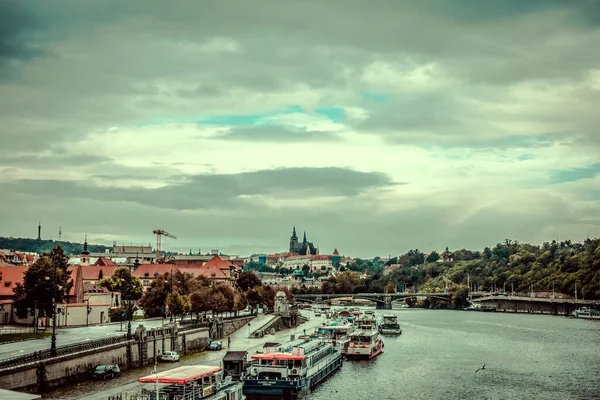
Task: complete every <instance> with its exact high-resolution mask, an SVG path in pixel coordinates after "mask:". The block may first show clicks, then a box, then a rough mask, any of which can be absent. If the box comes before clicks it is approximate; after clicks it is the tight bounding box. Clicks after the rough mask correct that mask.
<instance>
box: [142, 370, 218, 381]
mask: <svg viewBox="0 0 600 400" xmlns="http://www.w3.org/2000/svg"><path fill="white" fill-rule="evenodd" d="M220 371H221V368H219V367H214V366H209V365H186V366H183V367H178V368H174V369H170V370H168V371H163V372H159V373H158V383H163V384H164V383H166V384H169V383H170V384H177V385H185V384H186V383H190V382H194V381H197V380H199V379H202V378H204V377H207V376H211V375H214V374H216V373H217V372H220ZM138 382H140V383H156V374H152V375H148V376H145V377H143V378H139V379H138Z"/></svg>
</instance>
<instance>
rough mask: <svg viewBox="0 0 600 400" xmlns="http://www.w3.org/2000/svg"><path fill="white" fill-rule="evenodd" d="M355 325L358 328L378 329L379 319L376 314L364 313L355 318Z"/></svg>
mask: <svg viewBox="0 0 600 400" xmlns="http://www.w3.org/2000/svg"><path fill="white" fill-rule="evenodd" d="M354 325H355V326H356V329H358V330H366V331H374V330H377V319H376V318H375V314H364V315H362V316H361V317H359V318H356V320H354Z"/></svg>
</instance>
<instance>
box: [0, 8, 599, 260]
mask: <svg viewBox="0 0 600 400" xmlns="http://www.w3.org/2000/svg"><path fill="white" fill-rule="evenodd" d="M174 4H176V5H174ZM599 43H600V3H599V2H598V1H596V0H581V1H579V0H570V1H564V0H556V1H553V0H542V1H537V0H527V1H523V0H504V1H494V2H491V1H490V2H483V1H479V0H471V1H469V0H464V1H462V0H461V1H459V0H443V1H441V0H440V1H433V0H432V1H430V0H419V1H401V0H378V1H369V2H367V1H359V0H339V1H334V0H329V1H328V0H318V1H317V0H304V1H301V2H300V1H283V0H279V1H268V0H253V1H240V0H235V1H227V0H218V1H210V0H206V1H201V2H200V1H178V2H176V3H173V2H166V1H162V0H160V1H159V0H155V1H154V0H153V1H150V0H144V1H133V0H130V1H126V2H123V1H104V0H103V1H92V0H86V1H80V0H72V1H54V2H46V1H42V2H40V1H10V0H9V1H7V0H0V139H1V143H2V151H1V152H0V171H1V172H0V197H1V199H2V201H1V206H0V221H1V222H0V235H3V236H21V237H35V236H36V234H37V224H38V221H41V222H42V236H43V238H57V236H58V227H59V226H62V232H63V239H65V240H72V241H81V240H82V239H83V235H84V233H85V232H87V233H88V237H89V239H90V241H91V242H94V243H112V241H113V240H116V241H118V242H119V243H125V244H129V243H135V244H144V243H146V244H147V243H149V242H152V243H154V236H153V235H152V230H153V229H164V230H166V231H168V232H171V233H173V234H175V235H177V236H178V239H177V240H173V239H166V241H165V244H166V247H167V248H168V249H170V250H176V251H189V249H190V248H193V249H194V251H197V250H198V249H202V251H203V252H205V251H208V250H210V248H219V249H220V250H222V251H224V252H230V253H235V254H242V255H247V254H250V253H258V252H275V251H284V250H285V249H286V248H287V246H288V241H289V236H290V234H291V229H292V226H294V225H295V226H296V227H297V229H298V230H299V232H300V235H301V234H302V231H304V230H306V231H307V235H308V239H309V240H311V241H314V242H315V243H316V244H317V245H318V246H319V247H320V250H321V252H322V253H328V254H330V253H331V252H332V251H333V249H334V247H337V248H338V249H339V250H340V252H341V253H343V254H345V255H348V256H361V257H372V256H375V255H385V256H387V255H388V254H392V255H393V254H397V253H399V252H405V251H407V250H408V249H410V248H419V249H420V250H423V251H425V252H429V251H431V250H433V249H443V247H445V246H449V247H450V248H451V249H453V248H462V247H466V248H474V249H475V248H476V249H480V248H483V247H484V246H486V245H493V244H495V243H497V242H499V241H502V240H503V239H505V238H511V239H516V240H519V241H527V242H534V243H541V242H543V241H546V240H552V239H555V238H557V237H558V238H560V239H566V238H571V239H572V240H583V239H585V237H586V236H587V235H588V234H589V235H590V236H600V176H599V174H600V132H599V129H600V128H599V126H600V116H599V115H600V112H599V109H600V107H599V106H600V52H599V51H598V44H599Z"/></svg>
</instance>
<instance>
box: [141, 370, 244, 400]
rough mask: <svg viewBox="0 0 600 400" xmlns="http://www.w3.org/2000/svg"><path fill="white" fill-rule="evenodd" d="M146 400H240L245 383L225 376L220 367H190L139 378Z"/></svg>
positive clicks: (143, 396)
mask: <svg viewBox="0 0 600 400" xmlns="http://www.w3.org/2000/svg"><path fill="white" fill-rule="evenodd" d="M138 381H139V382H140V383H144V384H146V385H145V387H143V388H142V398H144V399H153V398H159V399H186V400H199V399H206V400H239V399H241V396H242V383H241V382H235V381H233V380H232V378H231V376H230V375H224V372H223V370H222V369H221V368H220V367H215V366H208V365H186V366H183V367H179V368H174V369H170V370H168V371H163V372H155V373H154V374H152V375H148V376H145V377H143V378H139V379H138Z"/></svg>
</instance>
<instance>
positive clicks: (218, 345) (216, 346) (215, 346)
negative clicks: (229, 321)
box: [208, 340, 223, 350]
mask: <svg viewBox="0 0 600 400" xmlns="http://www.w3.org/2000/svg"><path fill="white" fill-rule="evenodd" d="M222 348H223V342H221V341H219V340H212V341H211V342H210V343H209V344H208V349H209V350H221V349H222Z"/></svg>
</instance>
